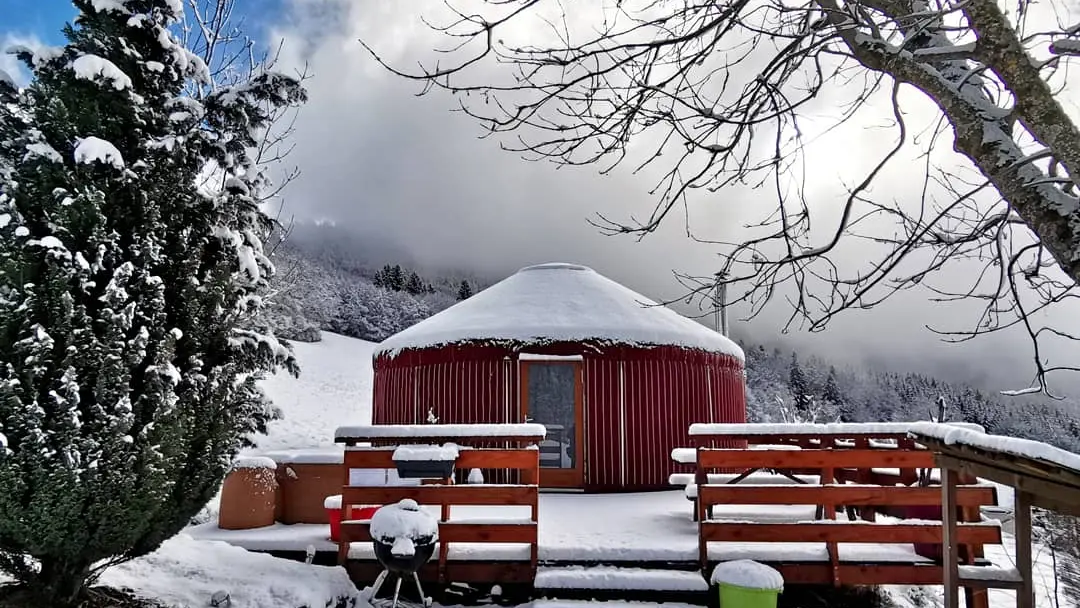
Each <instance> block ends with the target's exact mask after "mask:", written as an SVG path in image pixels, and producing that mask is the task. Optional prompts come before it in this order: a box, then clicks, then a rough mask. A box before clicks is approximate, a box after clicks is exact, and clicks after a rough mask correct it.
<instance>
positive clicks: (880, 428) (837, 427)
mask: <svg viewBox="0 0 1080 608" xmlns="http://www.w3.org/2000/svg"><path fill="white" fill-rule="evenodd" d="M924 425H931V426H940V427H944V431H947V430H949V429H950V428H953V429H968V430H972V431H976V432H980V433H981V432H982V430H983V428H982V427H981V426H979V425H977V424H969V423H963V422H950V423H948V424H938V425H935V424H934V423H929V422H829V423H823V424H822V423H818V424H811V423H802V422H776V423H769V424H761V423H752V422H748V423H736V422H729V423H705V422H698V423H694V424H691V425H690V435H719V436H728V437H739V436H754V435H845V436H848V437H857V436H860V435H906V434H907V433H908V432H909V431H911V430H913V429H918V430H919V432H922V429H924V428H926V427H925V426H924ZM944 431H942V432H944ZM924 434H927V435H929V434H930V433H924ZM1078 458H1080V457H1078Z"/></svg>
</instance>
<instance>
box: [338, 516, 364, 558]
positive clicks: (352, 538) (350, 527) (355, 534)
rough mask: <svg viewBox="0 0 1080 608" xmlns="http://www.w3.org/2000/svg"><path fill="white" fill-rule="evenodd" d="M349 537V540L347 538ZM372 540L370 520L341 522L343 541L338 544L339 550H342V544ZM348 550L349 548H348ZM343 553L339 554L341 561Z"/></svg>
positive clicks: (347, 544) (346, 545)
mask: <svg viewBox="0 0 1080 608" xmlns="http://www.w3.org/2000/svg"><path fill="white" fill-rule="evenodd" d="M346 539H347V540H346ZM368 542H371V524H370V523H368V522H366V521H365V522H362V523H361V522H341V543H340V544H339V546H338V550H339V551H340V550H341V546H345V547H348V546H349V543H368ZM346 552H348V549H346ZM340 558H341V555H340V553H339V554H338V559H339V561H340Z"/></svg>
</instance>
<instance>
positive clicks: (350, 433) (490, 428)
mask: <svg viewBox="0 0 1080 608" xmlns="http://www.w3.org/2000/svg"><path fill="white" fill-rule="evenodd" d="M546 435H547V427H545V426H544V425H542V424H534V423H516V424H372V425H365V426H340V427H338V428H337V430H335V431H334V439H352V438H356V437H361V438H365V439H422V438H425V437H429V438H440V439H446V438H452V437H460V438H463V439H473V438H482V437H491V438H493V439H498V438H499V437H532V438H537V439H543V438H544V437H545V436H546Z"/></svg>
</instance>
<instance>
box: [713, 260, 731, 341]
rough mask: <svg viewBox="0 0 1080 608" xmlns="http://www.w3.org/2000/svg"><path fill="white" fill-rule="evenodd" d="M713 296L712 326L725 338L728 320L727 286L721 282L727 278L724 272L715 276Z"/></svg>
mask: <svg viewBox="0 0 1080 608" xmlns="http://www.w3.org/2000/svg"><path fill="white" fill-rule="evenodd" d="M714 276H715V277H716V286H715V289H716V291H715V294H714V295H713V305H714V307H715V310H714V314H715V321H714V326H715V328H716V331H718V332H720V334H722V335H724V336H726V335H728V319H727V284H726V283H724V282H723V280H724V279H725V278H727V273H726V272H718V273H716V275H714Z"/></svg>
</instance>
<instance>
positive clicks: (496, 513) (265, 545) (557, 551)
mask: <svg viewBox="0 0 1080 608" xmlns="http://www.w3.org/2000/svg"><path fill="white" fill-rule="evenodd" d="M691 504H692V503H691V502H690V501H688V500H686V498H685V497H684V496H683V494H682V492H681V491H677V490H676V491H670V492H648V493H634V494H591V495H590V494H585V495H582V494H541V495H540V523H539V556H540V559H541V560H542V561H570V562H603V561H610V562H693V561H695V560H696V559H697V525H696V524H695V523H694V522H693V520H692V519H691ZM814 510H815V508H814V507H813V506H773V505H765V506H762V505H725V506H723V507H718V508H717V509H716V510H715V512H714V516H713V517H714V519H730V520H737V521H748V520H752V521H759V522H772V523H784V522H797V521H806V520H809V519H813V517H814ZM528 517H529V510H528V507H467V506H459V507H453V508H452V509H451V512H450V520H451V521H487V522H493V521H499V520H503V521H507V522H508V523H509V522H510V521H514V520H516V521H521V520H522V519H528ZM188 532H189V533H190V534H191V535H192V536H195V537H198V538H204V539H209V540H220V541H225V542H228V543H231V544H234V545H237V546H241V547H244V548H247V549H251V550H256V551H271V550H280V551H303V550H304V549H305V548H306V547H307V546H308V545H313V546H315V548H316V549H317V550H320V551H332V550H335V549H336V547H335V545H334V544H333V543H331V542H330V541H329V540H328V539H327V534H328V526H325V525H304V524H299V525H294V526H286V525H281V524H276V525H274V526H269V527H266V528H258V529H255V530H221V529H220V528H218V527H217V525H216V523H213V522H212V523H209V524H203V525H201V526H195V527H192V528H189V530H188ZM839 553H840V558H841V559H842V560H844V561H859V562H876V563H884V562H910V563H915V562H920V561H929V560H926V559H925V558H920V557H918V556H917V555H915V552H914V550H913V548H912V547H911V546H910V545H879V544H871V543H867V544H856V543H850V544H848V543H844V544H841V545H840V546H839ZM709 555H710V558H712V559H724V560H728V559H757V560H765V561H793V562H818V561H827V560H828V553H827V552H826V550H825V544H824V543H735V542H731V543H710V544H709ZM350 556H351V557H353V558H355V559H373V558H374V555H373V552H372V548H371V545H370V544H369V543H354V545H353V546H352V548H351V551H350ZM528 556H529V551H528V546H527V545H522V544H505V543H454V544H452V545H451V548H450V559H452V560H479V559H482V560H488V561H496V560H506V561H515V560H523V559H528Z"/></svg>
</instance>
